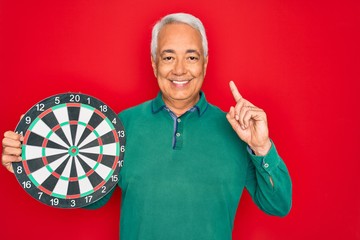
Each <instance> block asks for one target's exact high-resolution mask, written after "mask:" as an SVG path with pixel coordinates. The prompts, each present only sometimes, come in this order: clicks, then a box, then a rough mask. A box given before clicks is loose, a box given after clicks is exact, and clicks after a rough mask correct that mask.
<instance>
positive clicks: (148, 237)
mask: <svg viewBox="0 0 360 240" xmlns="http://www.w3.org/2000/svg"><path fill="white" fill-rule="evenodd" d="M200 95H201V97H200V100H199V102H198V103H197V104H196V106H195V107H194V108H192V109H190V110H189V111H188V112H186V113H185V114H183V115H182V116H181V117H178V118H177V117H176V116H175V115H174V114H173V113H171V111H170V110H169V109H168V108H167V107H166V106H165V104H164V102H163V100H162V96H161V93H159V95H158V96H157V97H156V98H155V99H154V100H152V101H148V102H145V103H143V104H141V105H138V106H136V107H133V108H130V109H127V110H125V111H123V112H122V113H121V114H120V118H121V120H122V122H123V124H124V128H125V130H126V152H125V159H124V164H123V168H122V169H121V172H120V178H119V179H120V180H119V186H120V187H121V189H122V206H121V217H120V236H121V237H120V239H121V240H135V239H139V240H170V239H172V240H189V239H196V240H201V239H203V240H210V239H217V240H224V239H231V236H232V228H233V222H234V217H235V213H236V209H237V206H238V203H239V200H240V197H241V194H242V192H243V189H244V187H246V188H247V190H248V191H249V193H250V194H251V196H252V198H253V200H254V202H255V203H256V204H257V205H258V207H259V208H261V209H262V210H263V211H265V212H266V213H268V214H272V215H278V216H284V215H286V214H287V213H288V212H289V210H290V207H291V180H290V177H289V174H288V171H287V169H286V166H285V164H284V162H283V161H282V160H281V158H280V157H279V155H278V154H277V152H276V149H275V146H274V144H272V147H271V149H270V151H269V153H268V154H267V155H266V156H265V157H259V156H255V155H253V154H252V153H251V152H250V151H248V147H247V145H246V144H245V143H244V142H243V141H241V140H240V139H239V138H238V136H237V135H236V133H235V132H234V131H233V129H232V128H231V126H230V124H229V123H228V121H227V119H226V117H225V113H224V112H223V111H221V110H220V109H219V108H217V107H216V106H213V105H211V104H209V103H208V102H207V101H206V98H205V95H204V94H203V93H201V94H200ZM270 177H271V179H272V182H273V184H274V185H272V184H271V183H270ZM109 198H110V195H107V196H106V197H105V198H104V199H102V200H100V201H98V202H97V203H94V204H93V205H92V206H91V207H92V208H95V207H99V206H102V205H103V204H105V203H106V201H107V200H108V199H109Z"/></svg>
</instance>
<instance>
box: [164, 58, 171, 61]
mask: <svg viewBox="0 0 360 240" xmlns="http://www.w3.org/2000/svg"><path fill="white" fill-rule="evenodd" d="M172 59H173V57H163V60H164V61H171V60H172Z"/></svg>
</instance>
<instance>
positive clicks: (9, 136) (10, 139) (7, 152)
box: [1, 131, 24, 173]
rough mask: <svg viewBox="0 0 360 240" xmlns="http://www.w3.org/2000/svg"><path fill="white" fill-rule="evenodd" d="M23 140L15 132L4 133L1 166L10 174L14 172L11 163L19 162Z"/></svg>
mask: <svg viewBox="0 0 360 240" xmlns="http://www.w3.org/2000/svg"><path fill="white" fill-rule="evenodd" d="M23 140H24V137H23V136H21V135H19V134H17V133H15V132H12V131H7V132H5V133H4V138H3V140H2V146H3V152H2V157H1V162H2V165H3V166H4V167H6V169H7V170H9V171H10V172H12V173H13V172H14V169H13V167H12V164H11V163H13V162H20V161H21V157H20V155H21V142H22V141H23Z"/></svg>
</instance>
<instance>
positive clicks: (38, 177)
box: [24, 155, 68, 187]
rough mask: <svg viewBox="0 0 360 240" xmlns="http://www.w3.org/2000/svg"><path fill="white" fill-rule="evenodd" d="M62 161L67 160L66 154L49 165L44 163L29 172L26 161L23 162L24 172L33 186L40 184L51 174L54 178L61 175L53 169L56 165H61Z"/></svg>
mask: <svg viewBox="0 0 360 240" xmlns="http://www.w3.org/2000/svg"><path fill="white" fill-rule="evenodd" d="M64 161H68V156H67V155H64V156H62V157H60V158H59V159H58V160H55V161H54V162H52V163H54V164H51V165H50V164H49V165H44V166H43V167H42V168H39V169H38V170H36V171H34V172H29V169H28V166H27V162H26V161H25V162H24V168H25V172H26V174H27V176H28V177H29V178H30V180H31V181H32V182H33V183H34V184H35V186H37V187H38V186H40V185H42V184H43V183H44V181H46V179H47V178H48V177H49V176H50V175H53V176H55V177H56V178H61V176H60V175H59V174H57V173H56V172H55V171H54V169H56V168H57V167H58V166H60V165H61V163H63V162H64Z"/></svg>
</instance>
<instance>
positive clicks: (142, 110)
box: [119, 100, 152, 122]
mask: <svg viewBox="0 0 360 240" xmlns="http://www.w3.org/2000/svg"><path fill="white" fill-rule="evenodd" d="M151 103H152V100H148V101H145V102H143V103H140V104H138V105H136V106H133V107H130V108H127V109H125V110H123V111H121V112H120V113H119V117H120V119H121V121H123V122H124V121H128V120H129V119H131V118H134V117H136V118H139V117H140V116H143V115H145V114H149V113H151Z"/></svg>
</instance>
